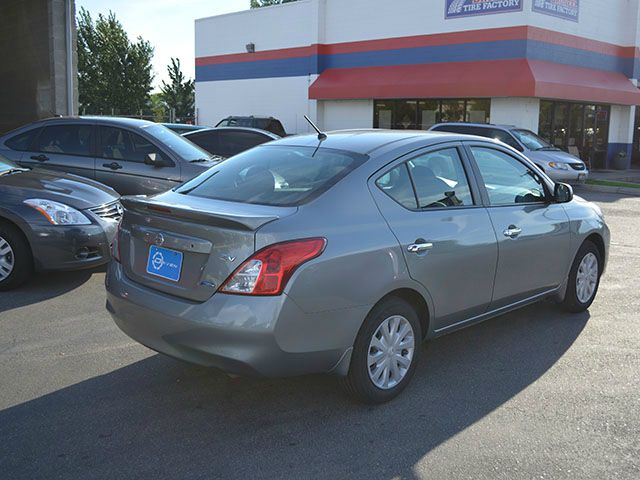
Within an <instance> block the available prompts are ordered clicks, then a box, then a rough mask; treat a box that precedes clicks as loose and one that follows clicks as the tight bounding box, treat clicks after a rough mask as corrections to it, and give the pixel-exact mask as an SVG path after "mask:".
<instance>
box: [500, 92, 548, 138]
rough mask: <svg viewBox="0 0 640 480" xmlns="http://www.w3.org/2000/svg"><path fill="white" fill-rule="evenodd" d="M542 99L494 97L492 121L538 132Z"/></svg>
mask: <svg viewBox="0 0 640 480" xmlns="http://www.w3.org/2000/svg"><path fill="white" fill-rule="evenodd" d="M539 119H540V99H538V98H492V99H491V123H495V124H506V125H515V126H517V127H520V128H526V129H527V130H531V131H532V132H535V133H538V123H539Z"/></svg>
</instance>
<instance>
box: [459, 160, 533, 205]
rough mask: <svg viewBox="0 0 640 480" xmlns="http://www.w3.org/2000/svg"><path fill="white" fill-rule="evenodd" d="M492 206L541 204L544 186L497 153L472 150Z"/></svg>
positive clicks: (527, 170)
mask: <svg viewBox="0 0 640 480" xmlns="http://www.w3.org/2000/svg"><path fill="white" fill-rule="evenodd" d="M471 151H472V152H473V156H474V158H475V160H476V164H477V165H478V169H479V170H480V174H481V176H482V182H483V183H484V186H485V188H486V189H487V193H488V194H489V201H490V203H491V205H514V204H519V203H538V202H540V203H543V202H545V201H546V193H545V187H544V182H543V180H542V178H540V176H539V175H538V174H537V173H536V172H534V171H533V170H531V169H530V168H529V167H527V166H526V165H525V164H524V163H522V162H520V161H518V160H516V159H515V158H514V157H512V156H511V155H508V154H506V153H504V152H502V151H500V150H496V149H493V148H485V147H471Z"/></svg>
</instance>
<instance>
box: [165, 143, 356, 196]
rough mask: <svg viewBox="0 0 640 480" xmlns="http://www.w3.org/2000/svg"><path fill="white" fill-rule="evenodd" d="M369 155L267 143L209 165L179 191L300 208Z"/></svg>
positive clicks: (187, 193)
mask: <svg viewBox="0 0 640 480" xmlns="http://www.w3.org/2000/svg"><path fill="white" fill-rule="evenodd" d="M367 158H368V157H367V156H366V155H360V154H356V153H351V152H345V151H342V150H333V149H327V148H319V149H316V148H313V147H293V146H279V145H278V146H277V145H273V146H268V145H265V146H263V147H258V148H254V149H252V150H249V151H247V152H243V153H240V154H239V155H236V156H235V157H233V158H231V159H229V160H226V161H224V162H222V163H220V164H219V165H216V166H214V167H212V168H210V169H209V170H207V171H206V172H205V173H203V174H202V175H199V176H198V177H196V178H194V179H193V180H190V181H189V182H187V183H185V184H184V185H182V186H180V187H178V188H177V189H176V190H175V191H176V192H178V193H182V194H184V195H194V196H198V197H205V198H212V199H216V200H226V201H231V202H239V203H255V204H260V205H274V206H295V205H300V204H302V203H305V202H308V201H309V200H311V199H313V198H315V197H317V196H318V195H320V194H322V193H323V192H325V191H327V190H328V189H329V188H331V187H332V186H333V185H335V184H336V183H337V182H338V181H339V180H341V179H342V178H344V177H345V176H346V175H348V174H349V173H350V172H351V171H353V170H354V169H355V168H357V167H359V166H360V165H362V164H363V163H364V162H365V161H366V159H367Z"/></svg>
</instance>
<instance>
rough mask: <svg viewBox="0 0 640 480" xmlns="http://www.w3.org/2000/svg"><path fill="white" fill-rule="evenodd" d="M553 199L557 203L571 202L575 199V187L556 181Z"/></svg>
mask: <svg viewBox="0 0 640 480" xmlns="http://www.w3.org/2000/svg"><path fill="white" fill-rule="evenodd" d="M553 199H554V200H555V202H556V203H569V202H570V201H571V200H573V188H572V187H571V185H567V184H566V183H556V186H555V188H554V189H553Z"/></svg>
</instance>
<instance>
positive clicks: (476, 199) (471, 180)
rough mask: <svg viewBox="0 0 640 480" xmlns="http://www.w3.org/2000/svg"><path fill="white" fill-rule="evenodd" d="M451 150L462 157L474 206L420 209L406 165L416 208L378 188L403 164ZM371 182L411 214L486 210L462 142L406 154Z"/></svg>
mask: <svg viewBox="0 0 640 480" xmlns="http://www.w3.org/2000/svg"><path fill="white" fill-rule="evenodd" d="M450 148H456V149H457V150H458V156H459V157H460V161H461V163H462V169H463V171H464V174H465V176H466V177H467V183H468V184H469V190H470V191H471V200H472V201H473V205H458V206H455V207H445V208H443V207H430V208H420V201H419V198H418V191H417V189H416V186H415V183H414V181H413V175H411V170H410V169H409V167H408V165H405V168H406V169H407V173H408V175H409V179H410V180H411V187H412V188H413V195H414V197H415V200H416V208H409V207H407V206H406V205H402V204H401V203H400V202H398V201H397V200H396V199H395V198H393V197H391V196H390V195H388V194H387V193H386V192H384V191H383V190H382V189H381V188H380V187H379V186H378V183H377V182H378V180H379V179H380V178H382V177H384V176H385V175H386V174H387V173H389V172H390V171H391V170H393V169H395V168H396V167H398V166H399V165H401V164H406V163H407V162H410V161H411V160H413V159H414V158H419V157H421V156H424V155H426V154H428V153H434V152H438V151H440V150H448V149H450ZM369 182H370V183H371V182H372V183H373V185H374V186H375V188H377V189H378V190H379V191H380V192H381V193H382V194H383V195H385V196H386V197H388V198H390V199H391V200H393V201H394V202H395V203H396V204H398V205H400V206H401V207H402V208H404V209H405V210H408V211H410V212H418V213H419V212H423V213H428V212H434V211H436V212H442V211H449V210H463V209H477V208H484V206H485V205H484V204H483V203H482V201H481V200H482V198H481V195H480V190H479V189H478V187H477V185H476V179H475V171H473V170H471V168H470V164H469V162H468V159H467V152H466V150H465V149H464V145H463V144H462V142H460V141H454V142H446V143H438V144H435V145H429V146H427V147H422V148H419V149H417V150H412V151H411V152H409V153H405V154H404V155H402V156H400V157H398V158H396V159H394V160H392V161H391V162H389V163H387V164H386V165H385V166H383V167H381V168H379V169H378V170H377V171H375V172H374V173H373V174H372V175H371V176H370V177H369Z"/></svg>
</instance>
